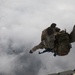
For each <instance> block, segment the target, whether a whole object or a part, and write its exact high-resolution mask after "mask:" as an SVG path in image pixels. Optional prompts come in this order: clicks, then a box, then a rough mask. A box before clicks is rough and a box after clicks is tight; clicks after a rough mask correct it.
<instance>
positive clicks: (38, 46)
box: [30, 42, 44, 53]
mask: <svg viewBox="0 0 75 75" xmlns="http://www.w3.org/2000/svg"><path fill="white" fill-rule="evenodd" d="M43 48H44V45H43V43H42V42H41V43H40V44H38V45H37V46H35V47H33V48H32V49H31V50H30V53H33V52H34V51H36V50H38V49H43Z"/></svg>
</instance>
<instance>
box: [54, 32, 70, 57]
mask: <svg viewBox="0 0 75 75" xmlns="http://www.w3.org/2000/svg"><path fill="white" fill-rule="evenodd" d="M56 40H57V41H56V46H55V47H56V49H55V52H56V53H57V55H60V56H63V55H67V54H68V53H69V51H70V48H71V44H70V41H69V34H68V33H67V32H65V31H61V32H60V34H58V35H57V36H56Z"/></svg>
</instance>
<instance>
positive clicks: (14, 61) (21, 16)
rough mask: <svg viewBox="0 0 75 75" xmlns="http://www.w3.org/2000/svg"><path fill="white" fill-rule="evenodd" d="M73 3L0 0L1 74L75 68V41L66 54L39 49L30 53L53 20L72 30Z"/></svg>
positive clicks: (74, 20) (66, 0)
mask: <svg viewBox="0 0 75 75" xmlns="http://www.w3.org/2000/svg"><path fill="white" fill-rule="evenodd" d="M74 7H75V0H0V75H46V74H50V73H54V72H60V71H64V70H70V69H75V67H74V66H75V63H74V62H75V59H74V57H75V54H74V53H75V50H74V49H75V43H72V48H71V50H70V53H69V54H68V55H67V56H63V57H61V56H57V57H54V56H53V54H52V53H45V54H43V55H39V54H38V51H36V52H34V53H33V54H29V50H30V49H31V48H32V47H34V46H35V45H37V44H39V42H40V39H41V38H40V37H41V33H42V31H43V30H44V29H45V28H47V27H48V26H50V24H51V23H56V24H57V27H59V28H61V29H62V30H63V29H66V30H67V32H69V33H70V32H71V30H72V28H73V26H74V24H75V10H74ZM39 51H40V50H39Z"/></svg>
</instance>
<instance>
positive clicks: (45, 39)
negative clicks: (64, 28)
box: [31, 27, 59, 52]
mask: <svg viewBox="0 0 75 75" xmlns="http://www.w3.org/2000/svg"><path fill="white" fill-rule="evenodd" d="M57 29H59V28H57V27H55V28H52V27H48V28H46V29H45V30H43V31H42V35H41V42H40V43H39V44H38V45H37V46H35V47H33V48H32V49H31V51H32V52H34V51H36V50H37V49H43V48H45V49H46V48H50V49H53V48H54V41H55V35H56V33H57V32H56V30H57ZM48 30H49V31H48ZM48 32H49V33H50V34H49V33H48Z"/></svg>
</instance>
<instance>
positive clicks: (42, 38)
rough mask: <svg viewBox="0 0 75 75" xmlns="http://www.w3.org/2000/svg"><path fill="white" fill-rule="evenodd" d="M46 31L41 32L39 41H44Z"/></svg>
mask: <svg viewBox="0 0 75 75" xmlns="http://www.w3.org/2000/svg"><path fill="white" fill-rule="evenodd" d="M46 35H47V33H46V29H45V30H43V31H42V34H41V41H43V40H45V39H46Z"/></svg>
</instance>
